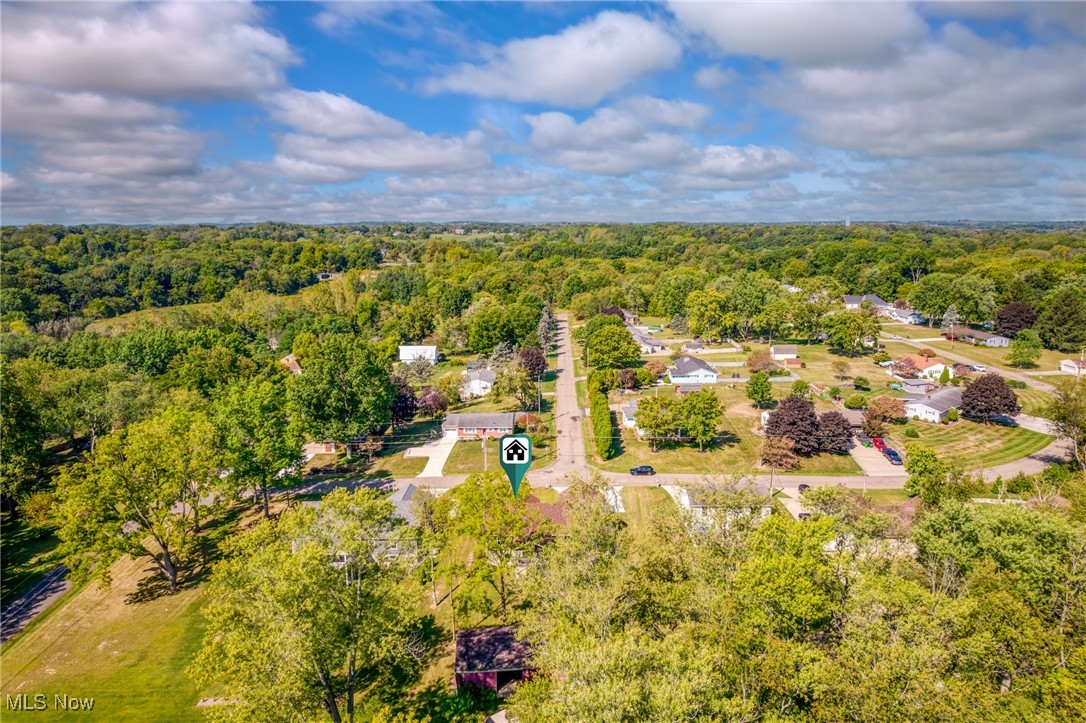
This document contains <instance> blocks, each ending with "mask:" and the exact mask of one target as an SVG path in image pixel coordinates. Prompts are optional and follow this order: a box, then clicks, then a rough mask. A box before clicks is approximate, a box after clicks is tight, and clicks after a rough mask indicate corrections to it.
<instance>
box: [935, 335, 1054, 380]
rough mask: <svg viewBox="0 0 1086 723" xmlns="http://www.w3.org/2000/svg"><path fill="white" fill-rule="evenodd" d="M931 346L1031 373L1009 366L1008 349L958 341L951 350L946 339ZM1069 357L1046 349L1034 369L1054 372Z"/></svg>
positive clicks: (1000, 366) (1002, 367)
mask: <svg viewBox="0 0 1086 723" xmlns="http://www.w3.org/2000/svg"><path fill="white" fill-rule="evenodd" d="M929 345H930V346H931V348H932V349H934V350H935V351H937V352H944V351H948V352H951V353H953V354H959V355H961V356H964V357H965V358H966V359H972V360H973V361H976V362H980V363H981V364H985V365H987V366H989V367H995V368H998V369H1006V370H1010V371H1019V372H1022V371H1030V370H1029V369H1017V368H1015V367H1012V366H1011V365H1009V364H1007V362H1006V357H1007V352H1008V348H1007V347H1003V348H999V347H988V346H973V345H972V344H968V343H963V342H960V341H958V342H954V348H953V349H951V348H950V342H949V341H946V340H945V339H941V340H939V341H933V342H929ZM1067 356H1068V355H1067V354H1064V353H1063V352H1058V351H1052V350H1051V349H1045V350H1044V351H1042V352H1041V358H1040V359H1038V360H1037V366H1035V367H1033V369H1034V370H1039V371H1054V370H1056V369H1059V368H1060V360H1061V359H1066V358H1067Z"/></svg>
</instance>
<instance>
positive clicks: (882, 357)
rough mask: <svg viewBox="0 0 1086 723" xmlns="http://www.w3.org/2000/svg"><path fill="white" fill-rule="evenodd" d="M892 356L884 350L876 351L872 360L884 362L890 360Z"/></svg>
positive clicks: (877, 362)
mask: <svg viewBox="0 0 1086 723" xmlns="http://www.w3.org/2000/svg"><path fill="white" fill-rule="evenodd" d="M892 358H893V357H891V356H890V355H889V354H887V353H886V352H884V351H879V352H875V353H874V354H872V355H871V361H873V362H875V363H876V364H882V363H883V362H888V361H890V359H892Z"/></svg>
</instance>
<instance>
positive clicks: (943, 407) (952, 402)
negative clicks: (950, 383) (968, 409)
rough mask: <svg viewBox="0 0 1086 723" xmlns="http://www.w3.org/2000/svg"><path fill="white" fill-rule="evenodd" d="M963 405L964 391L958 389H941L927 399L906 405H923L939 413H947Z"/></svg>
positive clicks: (922, 398) (913, 401) (916, 400)
mask: <svg viewBox="0 0 1086 723" xmlns="http://www.w3.org/2000/svg"><path fill="white" fill-rule="evenodd" d="M961 403H962V390H961V389H959V388H958V387H950V388H949V389H940V390H939V391H937V392H932V393H931V394H929V395H928V396H926V397H921V398H920V399H913V400H912V401H909V402H906V404H923V405H924V406H925V407H930V408H931V409H934V410H935V411H937V412H946V411H949V410H950V409H953V408H955V407H957V406H958V405H959V404H961Z"/></svg>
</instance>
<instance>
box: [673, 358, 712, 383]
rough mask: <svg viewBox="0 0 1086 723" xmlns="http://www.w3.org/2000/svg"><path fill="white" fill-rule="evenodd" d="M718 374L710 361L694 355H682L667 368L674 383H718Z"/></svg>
mask: <svg viewBox="0 0 1086 723" xmlns="http://www.w3.org/2000/svg"><path fill="white" fill-rule="evenodd" d="M718 376H719V375H718V374H717V371H716V369H714V368H713V367H712V366H711V365H710V364H709V363H708V362H704V361H702V360H701V359H698V358H696V357H692V356H687V355H684V356H681V357H679V358H678V359H676V360H675V363H674V365H673V366H671V367H670V368H669V369H668V370H667V378H668V381H670V382H671V383H672V384H716V382H717V378H718Z"/></svg>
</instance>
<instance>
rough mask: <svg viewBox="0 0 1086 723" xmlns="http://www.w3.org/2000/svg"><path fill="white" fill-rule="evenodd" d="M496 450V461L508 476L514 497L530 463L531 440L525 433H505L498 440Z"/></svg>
mask: <svg viewBox="0 0 1086 723" xmlns="http://www.w3.org/2000/svg"><path fill="white" fill-rule="evenodd" d="M498 450H499V454H498V462H500V463H501V466H502V469H504V470H505V474H506V475H508V476H509V484H511V485H512V486H513V496H514V497H516V496H517V492H518V491H520V481H521V480H522V479H524V473H525V472H527V471H528V467H530V466H531V464H532V440H531V438H530V437H529V436H528V435H527V434H507V435H505V436H503V437H502V438H501V439H499V440H498Z"/></svg>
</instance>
